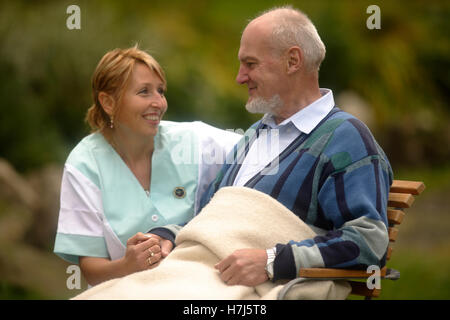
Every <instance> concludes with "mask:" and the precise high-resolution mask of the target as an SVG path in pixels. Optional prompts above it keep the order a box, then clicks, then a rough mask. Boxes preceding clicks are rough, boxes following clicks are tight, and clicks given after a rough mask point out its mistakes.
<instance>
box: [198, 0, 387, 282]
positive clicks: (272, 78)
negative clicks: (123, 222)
mask: <svg viewBox="0 0 450 320" xmlns="http://www.w3.org/2000/svg"><path fill="white" fill-rule="evenodd" d="M324 57H325V46H324V44H323V43H322V41H321V39H320V37H319V35H318V33H317V30H316V28H315V27H314V25H313V24H312V22H311V21H310V20H309V19H308V18H307V17H306V15H304V14H303V13H302V12H300V11H298V10H296V9H293V8H292V7H282V8H276V9H273V10H270V11H268V12H265V13H264V14H262V15H260V16H259V17H257V18H256V19H254V20H252V21H251V22H250V23H249V24H248V25H247V27H246V28H245V30H244V32H243V34H242V38H241V44H240V49H239V54H238V58H239V61H240V67H239V73H238V75H237V78H236V81H237V82H238V83H239V84H245V85H247V87H248V95H249V99H248V102H247V104H246V109H247V110H248V111H249V112H252V113H264V114H265V115H264V117H263V118H262V119H261V120H260V121H258V122H257V123H255V124H254V125H253V126H252V127H251V128H250V129H249V130H248V132H247V133H246V134H245V136H246V139H244V140H243V142H241V143H240V144H238V145H237V146H236V147H235V150H234V153H233V159H231V163H230V162H227V163H228V164H226V165H224V167H223V168H222V172H221V173H220V174H219V175H218V177H217V179H216V181H215V182H214V183H213V184H212V185H211V186H210V189H209V191H208V193H206V194H205V196H204V198H203V206H204V205H206V204H207V203H208V201H209V199H211V197H212V196H213V194H214V193H215V192H216V191H217V190H218V189H220V188H222V187H226V186H245V187H249V188H253V189H256V190H259V191H262V192H264V193H266V194H269V195H270V196H272V197H273V198H275V199H277V200H278V201H279V202H281V203H282V204H283V205H284V206H285V207H287V208H288V209H289V210H291V211H292V212H294V213H295V214H296V215H297V216H298V217H299V218H300V219H302V220H303V221H304V222H305V223H306V224H307V225H308V226H309V227H311V229H313V230H314V231H315V232H316V234H317V236H315V237H314V238H310V239H306V240H303V241H296V239H292V240H291V241H289V242H288V243H279V244H277V245H276V246H275V247H274V248H259V249H255V248H242V249H240V250H236V251H235V252H234V253H233V254H231V255H230V256H228V257H227V258H225V259H223V260H221V261H220V262H219V263H217V264H216V266H215V268H216V269H218V270H219V272H220V275H221V278H222V280H223V281H225V282H226V283H227V284H229V285H235V284H241V285H247V286H255V285H258V284H260V283H262V282H264V281H267V280H268V279H271V280H273V281H275V280H277V279H292V278H295V277H296V276H297V274H298V272H299V270H300V269H301V268H306V267H326V268H364V269H365V268H367V266H369V265H378V266H383V265H384V264H385V259H386V258H385V257H386V249H387V245H388V232H387V218H386V205H387V198H388V192H389V187H390V184H391V183H392V170H391V167H390V164H389V161H388V159H387V158H386V156H385V154H384V152H383V151H382V149H381V148H380V146H379V145H378V144H377V142H376V141H375V139H374V138H373V136H372V134H371V133H370V131H369V129H368V128H367V127H366V126H365V125H364V124H363V123H362V122H361V121H359V120H358V119H356V118H355V117H353V116H351V115H350V114H348V113H346V112H344V111H342V110H340V109H339V108H337V107H336V106H335V103H334V100H333V94H332V91H331V90H329V89H321V88H319V82H318V71H319V66H320V64H321V62H322V60H323V59H324ZM261 132H265V134H259V133H261ZM273 137H278V138H279V140H278V143H276V144H273V143H272V144H271V147H270V146H269V147H268V148H266V149H264V150H267V151H264V152H261V150H262V148H261V147H258V146H261V145H264V144H266V143H268V141H273ZM274 145H275V146H276V147H274ZM224 223H226V220H225V221H224ZM267 232H268V233H270V230H267Z"/></svg>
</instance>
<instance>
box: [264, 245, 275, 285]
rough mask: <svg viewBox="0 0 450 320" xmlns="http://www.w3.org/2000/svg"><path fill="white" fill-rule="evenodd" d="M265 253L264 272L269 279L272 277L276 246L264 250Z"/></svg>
mask: <svg viewBox="0 0 450 320" xmlns="http://www.w3.org/2000/svg"><path fill="white" fill-rule="evenodd" d="M266 253H267V263H266V267H265V269H266V272H267V276H268V277H269V280H272V279H273V263H274V261H275V257H276V255H277V248H276V247H273V248H270V249H267V250H266Z"/></svg>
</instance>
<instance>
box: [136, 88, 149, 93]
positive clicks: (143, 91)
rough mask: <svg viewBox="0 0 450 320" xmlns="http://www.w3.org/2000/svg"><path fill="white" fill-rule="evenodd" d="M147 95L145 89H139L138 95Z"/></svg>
mask: <svg viewBox="0 0 450 320" xmlns="http://www.w3.org/2000/svg"><path fill="white" fill-rule="evenodd" d="M147 93H148V90H147V88H144V89H141V90H140V91H139V92H138V94H147Z"/></svg>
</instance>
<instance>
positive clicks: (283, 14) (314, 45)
mask: <svg viewBox="0 0 450 320" xmlns="http://www.w3.org/2000/svg"><path fill="white" fill-rule="evenodd" d="M266 14H270V16H271V17H272V18H273V22H274V23H273V30H272V41H273V45H274V49H275V53H276V54H278V55H281V54H282V53H284V52H285V50H287V49H289V48H290V47H292V46H298V47H300V48H301V50H302V52H303V56H304V59H305V67H306V69H307V70H308V71H318V70H319V68H320V64H321V63H322V61H323V59H324V58H325V51H326V50H325V45H324V44H323V42H322V39H320V36H319V34H318V32H317V30H316V27H315V26H314V24H313V23H312V22H311V20H310V19H309V18H308V17H307V16H306V15H305V14H304V13H303V12H301V11H300V10H298V9H295V8H293V7H292V6H290V5H288V6H282V7H275V8H272V9H270V10H267V11H264V12H263V13H261V14H260V15H259V16H258V17H257V18H259V17H261V16H263V15H266Z"/></svg>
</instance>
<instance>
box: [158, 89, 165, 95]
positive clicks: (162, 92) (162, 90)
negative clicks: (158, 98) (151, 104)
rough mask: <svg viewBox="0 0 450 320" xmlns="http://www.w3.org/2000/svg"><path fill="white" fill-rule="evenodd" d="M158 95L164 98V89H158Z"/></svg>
mask: <svg viewBox="0 0 450 320" xmlns="http://www.w3.org/2000/svg"><path fill="white" fill-rule="evenodd" d="M158 93H159V94H160V95H162V96H163V95H164V93H165V90H164V88H158Z"/></svg>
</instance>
